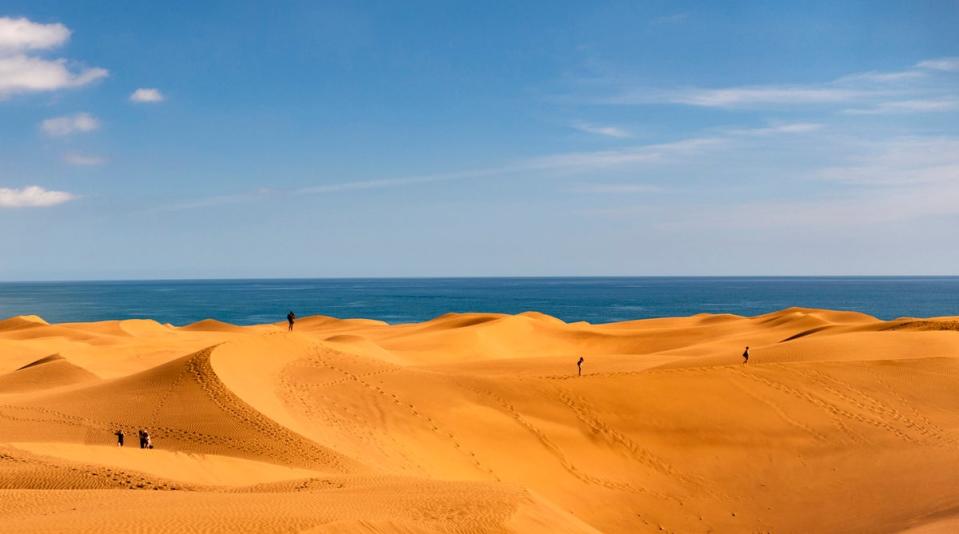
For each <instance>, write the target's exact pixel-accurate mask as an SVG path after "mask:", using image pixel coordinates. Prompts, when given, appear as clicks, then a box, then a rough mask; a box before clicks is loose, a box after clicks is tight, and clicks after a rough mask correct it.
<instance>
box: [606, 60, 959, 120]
mask: <svg viewBox="0 0 959 534" xmlns="http://www.w3.org/2000/svg"><path fill="white" fill-rule="evenodd" d="M954 72H959V58H940V59H930V60H925V61H920V62H918V63H916V64H915V65H913V66H912V67H909V68H906V69H904V70H899V71H888V72H884V71H868V72H856V73H850V74H847V75H844V76H841V77H839V78H835V79H833V80H829V81H825V82H821V83H811V84H767V85H740V86H731V87H676V88H672V89H662V88H650V87H635V86H630V85H629V84H626V83H623V82H620V81H608V82H605V85H606V86H608V87H609V89H610V91H609V94H606V95H604V96H599V97H593V98H591V99H590V100H591V101H593V102H595V103H600V104H611V105H640V104H681V105H687V106H694V107H704V108H720V109H737V108H773V107H778V106H789V107H795V106H798V105H803V106H828V105H839V104H848V103H850V102H855V103H859V104H868V105H873V106H879V105H881V104H882V103H885V102H890V101H906V102H914V101H923V100H930V99H936V98H945V97H947V96H949V95H952V94H954V93H955V90H954V87H955V85H954V80H950V79H949V78H948V76H952V75H953V74H952V73H954ZM600 84H601V85H602V82H600ZM591 85H593V86H596V85H597V82H596V81H595V80H593V83H592V84H591ZM940 109H943V108H936V110H940ZM926 110H928V109H926ZM917 111H924V110H923V109H917Z"/></svg>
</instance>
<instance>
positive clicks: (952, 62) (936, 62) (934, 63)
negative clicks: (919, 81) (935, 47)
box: [916, 57, 959, 71]
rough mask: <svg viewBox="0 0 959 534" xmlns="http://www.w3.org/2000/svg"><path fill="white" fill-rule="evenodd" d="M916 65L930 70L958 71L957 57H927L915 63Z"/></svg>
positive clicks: (958, 62)
mask: <svg viewBox="0 0 959 534" xmlns="http://www.w3.org/2000/svg"><path fill="white" fill-rule="evenodd" d="M916 67H918V68H920V69H930V70H944V71H959V57H943V58H938V59H927V60H925V61H920V62H919V63H916Z"/></svg>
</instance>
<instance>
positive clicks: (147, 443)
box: [143, 430, 153, 449]
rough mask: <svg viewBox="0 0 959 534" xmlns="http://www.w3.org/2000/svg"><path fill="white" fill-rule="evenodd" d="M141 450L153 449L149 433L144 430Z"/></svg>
mask: <svg viewBox="0 0 959 534" xmlns="http://www.w3.org/2000/svg"><path fill="white" fill-rule="evenodd" d="M143 448H145V449H152V448H153V440H152V439H150V433H149V432H147V431H146V430H144V431H143Z"/></svg>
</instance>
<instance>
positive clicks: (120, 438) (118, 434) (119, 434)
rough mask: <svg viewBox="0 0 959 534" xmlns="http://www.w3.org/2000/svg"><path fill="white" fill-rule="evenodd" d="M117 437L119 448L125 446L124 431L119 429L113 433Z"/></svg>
mask: <svg viewBox="0 0 959 534" xmlns="http://www.w3.org/2000/svg"><path fill="white" fill-rule="evenodd" d="M113 435H114V436H116V437H117V447H122V446H123V429H119V430H117V431H116V432H114V433H113Z"/></svg>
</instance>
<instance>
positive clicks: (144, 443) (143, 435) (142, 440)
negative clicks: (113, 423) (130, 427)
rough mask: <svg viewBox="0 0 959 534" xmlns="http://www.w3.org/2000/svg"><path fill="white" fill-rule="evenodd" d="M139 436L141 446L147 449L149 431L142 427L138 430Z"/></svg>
mask: <svg viewBox="0 0 959 534" xmlns="http://www.w3.org/2000/svg"><path fill="white" fill-rule="evenodd" d="M137 437H139V438H140V448H141V449H145V448H146V447H147V432H146V430H143V429H142V428H141V429H140V430H137Z"/></svg>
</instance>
